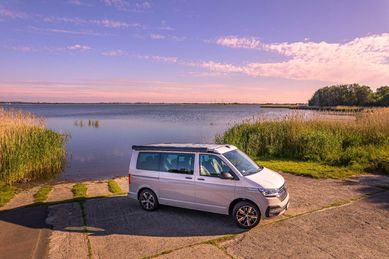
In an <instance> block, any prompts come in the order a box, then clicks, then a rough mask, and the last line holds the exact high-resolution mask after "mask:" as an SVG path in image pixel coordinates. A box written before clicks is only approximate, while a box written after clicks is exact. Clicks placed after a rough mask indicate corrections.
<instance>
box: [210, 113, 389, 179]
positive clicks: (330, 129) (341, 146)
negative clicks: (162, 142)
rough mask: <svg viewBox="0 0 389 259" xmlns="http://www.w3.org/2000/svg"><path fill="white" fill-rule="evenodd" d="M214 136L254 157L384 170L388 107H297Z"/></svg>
mask: <svg viewBox="0 0 389 259" xmlns="http://www.w3.org/2000/svg"><path fill="white" fill-rule="evenodd" d="M339 118H341V119H339ZM216 142H218V143H229V144H233V145H236V146H237V147H239V148H241V149H242V150H244V151H245V152H247V153H248V154H250V155H251V156H255V157H270V158H272V157H273V158H290V159H296V160H305V161H319V162H323V163H325V164H330V165H340V166H352V167H353V168H355V169H360V170H373V171H380V170H381V171H385V172H388V162H389V108H385V109H377V110H373V111H368V112H358V113H355V115H354V116H352V117H339V116H333V115H328V114H323V113H311V114H310V115H307V113H299V112H296V113H293V114H291V115H287V116H285V117H282V118H278V119H266V118H262V119H259V120H256V121H251V122H244V123H241V124H238V125H235V126H233V127H232V128H230V129H228V130H227V131H226V132H225V133H224V134H222V135H220V136H217V137H216Z"/></svg>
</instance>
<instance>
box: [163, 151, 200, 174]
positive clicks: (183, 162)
mask: <svg viewBox="0 0 389 259" xmlns="http://www.w3.org/2000/svg"><path fill="white" fill-rule="evenodd" d="M161 156H162V157H161V167H160V170H161V171H163V172H170V173H179V174H193V171H194V157H195V156H194V155H193V154H179V153H161Z"/></svg>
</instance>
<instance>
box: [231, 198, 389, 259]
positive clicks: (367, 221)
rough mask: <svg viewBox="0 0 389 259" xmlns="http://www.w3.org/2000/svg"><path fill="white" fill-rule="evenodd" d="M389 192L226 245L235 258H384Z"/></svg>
mask: <svg viewBox="0 0 389 259" xmlns="http://www.w3.org/2000/svg"><path fill="white" fill-rule="evenodd" d="M388 226H389V192H385V193H381V194H376V195H374V196H372V197H369V198H366V199H363V200H360V201H358V202H354V203H352V204H351V205H347V206H341V207H337V208H334V209H327V210H325V211H320V212H317V213H310V214H306V215H303V216H298V217H295V218H291V219H287V220H284V221H281V222H277V223H276V224H268V225H265V226H259V227H257V228H254V229H253V230H251V231H249V232H247V233H245V234H244V235H243V236H241V238H239V239H237V240H235V241H230V242H226V244H225V248H226V250H227V252H228V253H229V254H231V255H232V256H234V257H236V258H258V257H261V258H274V257H277V258H290V257H292V258H385V257H387V255H388V254H389V238H388V237H389V228H388Z"/></svg>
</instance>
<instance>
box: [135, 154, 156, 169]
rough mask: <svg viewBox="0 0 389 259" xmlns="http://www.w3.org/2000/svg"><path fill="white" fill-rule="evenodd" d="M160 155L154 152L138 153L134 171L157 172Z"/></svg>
mask: <svg viewBox="0 0 389 259" xmlns="http://www.w3.org/2000/svg"><path fill="white" fill-rule="evenodd" d="M159 160H160V153H155V152H140V153H139V155H138V161H137V162H136V169H140V170H150V171H158V170H159Z"/></svg>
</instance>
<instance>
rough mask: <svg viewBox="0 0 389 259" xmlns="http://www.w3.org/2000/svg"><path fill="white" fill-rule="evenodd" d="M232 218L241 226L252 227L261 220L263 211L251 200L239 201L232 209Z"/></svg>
mask: <svg viewBox="0 0 389 259" xmlns="http://www.w3.org/2000/svg"><path fill="white" fill-rule="evenodd" d="M231 216H232V218H233V220H234V222H235V224H236V225H238V227H240V228H244V229H250V228H253V227H255V226H256V225H258V223H259V222H260V221H261V212H260V210H259V209H258V207H257V206H256V205H255V204H254V203H252V202H250V201H240V202H238V203H237V204H236V205H235V206H234V208H233V210H232V215H231Z"/></svg>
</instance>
